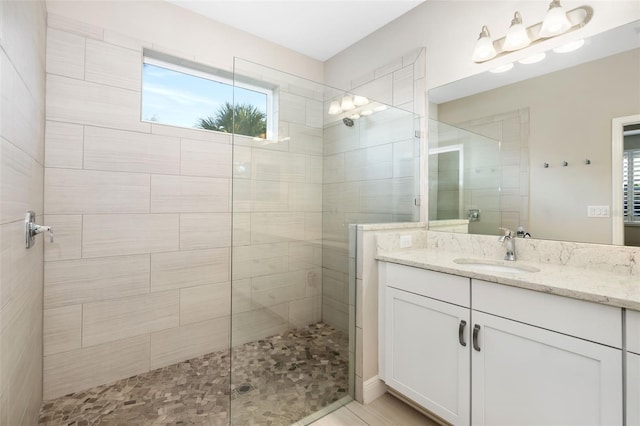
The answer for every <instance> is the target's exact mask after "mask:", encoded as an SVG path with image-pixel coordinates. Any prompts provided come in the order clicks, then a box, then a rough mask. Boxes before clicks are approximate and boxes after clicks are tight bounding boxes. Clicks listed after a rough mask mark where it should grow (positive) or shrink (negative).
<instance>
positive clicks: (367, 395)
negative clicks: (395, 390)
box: [362, 376, 387, 404]
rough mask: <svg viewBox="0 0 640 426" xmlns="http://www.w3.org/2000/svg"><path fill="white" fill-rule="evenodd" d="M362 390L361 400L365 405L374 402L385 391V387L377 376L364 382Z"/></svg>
mask: <svg viewBox="0 0 640 426" xmlns="http://www.w3.org/2000/svg"><path fill="white" fill-rule="evenodd" d="M362 388H363V389H362V399H363V401H364V403H365V404H369V403H371V402H373V401H375V400H376V399H378V398H380V397H381V396H382V395H384V394H385V392H386V391H387V385H386V384H385V383H384V382H383V381H382V380H380V378H379V377H378V376H374V377H372V378H370V379H369V380H367V381H365V382H364V383H363V385H362Z"/></svg>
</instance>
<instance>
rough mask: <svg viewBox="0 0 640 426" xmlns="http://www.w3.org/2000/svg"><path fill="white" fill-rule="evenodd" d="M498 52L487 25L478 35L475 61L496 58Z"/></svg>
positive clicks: (474, 53)
mask: <svg viewBox="0 0 640 426" xmlns="http://www.w3.org/2000/svg"><path fill="white" fill-rule="evenodd" d="M497 54H498V52H496V49H495V47H493V40H491V35H490V34H489V29H488V28H487V27H486V25H485V26H483V27H482V32H480V35H479V36H478V41H477V42H476V47H475V48H474V49H473V56H472V58H471V59H473V62H484V61H488V60H489V59H491V58H495V56H496V55H497Z"/></svg>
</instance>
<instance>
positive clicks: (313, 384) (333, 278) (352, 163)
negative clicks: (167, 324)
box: [230, 59, 419, 424]
mask: <svg viewBox="0 0 640 426" xmlns="http://www.w3.org/2000/svg"><path fill="white" fill-rule="evenodd" d="M234 64H235V65H234V85H235V86H238V87H247V86H250V87H261V88H262V89H261V90H262V92H264V93H268V97H269V99H270V101H268V103H267V107H266V114H264V118H265V123H264V127H265V128H266V132H265V134H262V135H257V136H253V137H250V136H242V135H237V134H234V135H233V181H232V193H233V194H232V195H233V196H232V199H233V201H232V204H233V206H232V221H233V247H232V267H231V269H232V285H231V289H232V290H231V298H232V315H231V318H232V320H231V416H230V417H231V422H232V424H255V423H268V422H271V424H291V423H294V422H297V421H302V422H303V423H307V422H310V421H312V420H314V419H316V418H318V416H320V415H322V414H323V413H324V414H326V413H327V412H329V411H330V410H331V409H335V408H337V407H338V406H340V405H341V404H344V403H345V402H348V401H350V400H351V399H352V397H353V395H354V382H355V376H356V374H357V373H358V371H357V369H356V365H355V359H356V356H355V352H356V348H355V347H356V324H355V299H356V298H355V296H356V294H355V289H356V269H357V268H356V250H355V238H353V235H355V233H354V232H352V233H351V234H350V233H349V231H350V230H352V231H353V230H354V229H355V228H354V225H355V224H363V223H381V222H398V221H417V220H418V216H419V213H418V207H416V205H415V202H414V200H415V198H416V197H417V194H418V191H417V189H416V188H418V175H419V173H418V170H419V169H418V167H419V158H418V153H419V140H418V139H416V137H415V126H416V124H417V123H418V124H419V122H418V121H417V119H416V117H415V116H414V114H412V113H409V112H407V111H402V110H399V109H396V108H391V107H388V106H386V105H382V104H380V103H377V102H374V101H369V100H366V104H365V105H359V106H357V107H356V108H355V110H354V111H351V112H349V113H346V112H345V113H340V114H332V115H330V114H328V111H329V106H330V105H331V102H333V101H335V100H336V99H342V98H343V97H344V96H352V95H350V94H346V93H344V92H339V91H336V90H334V89H331V88H328V87H326V86H324V85H321V84H318V83H315V82H312V81H309V80H306V79H303V78H300V77H297V76H294V75H290V74H287V73H284V72H281V71H277V70H274V69H271V68H268V67H264V66H261V65H258V64H255V63H252V62H248V61H244V60H241V59H236V60H235V62H234ZM362 101H363V100H362V99H360V102H362ZM235 109H236V111H237V112H238V113H237V114H236V117H235V120H236V121H235V123H234V125H233V126H234V128H236V127H238V124H239V122H240V121H242V120H244V119H245V118H244V117H243V116H242V114H240V113H239V112H240V111H246V110H247V108H245V107H244V104H243V100H242V99H239V98H238V97H236V98H235ZM356 113H358V115H359V116H358V117H356V116H355V115H354V114H356ZM360 113H362V114H361V115H360ZM347 115H348V116H347ZM345 118H347V120H345ZM361 375H362V371H360V377H361Z"/></svg>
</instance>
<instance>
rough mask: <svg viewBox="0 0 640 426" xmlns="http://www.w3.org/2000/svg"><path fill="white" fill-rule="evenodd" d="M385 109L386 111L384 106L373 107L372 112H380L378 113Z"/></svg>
mask: <svg viewBox="0 0 640 426" xmlns="http://www.w3.org/2000/svg"><path fill="white" fill-rule="evenodd" d="M385 109H387V106H386V105H380V106H377V107H375V108H374V109H373V110H374V111H375V112H380V111H384V110H385Z"/></svg>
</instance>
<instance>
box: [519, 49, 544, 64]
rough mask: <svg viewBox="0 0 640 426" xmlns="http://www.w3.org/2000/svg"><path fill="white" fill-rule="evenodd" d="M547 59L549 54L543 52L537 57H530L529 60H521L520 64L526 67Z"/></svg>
mask: <svg viewBox="0 0 640 426" xmlns="http://www.w3.org/2000/svg"><path fill="white" fill-rule="evenodd" d="M546 57H547V54H546V53H544V52H542V53H538V54H537V55H532V56H529V57H528V58H524V59H520V60H519V61H518V62H519V63H521V64H524V65H530V64H537V63H538V62H540V61H542V60H543V59H544V58H546Z"/></svg>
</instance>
